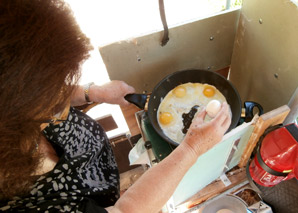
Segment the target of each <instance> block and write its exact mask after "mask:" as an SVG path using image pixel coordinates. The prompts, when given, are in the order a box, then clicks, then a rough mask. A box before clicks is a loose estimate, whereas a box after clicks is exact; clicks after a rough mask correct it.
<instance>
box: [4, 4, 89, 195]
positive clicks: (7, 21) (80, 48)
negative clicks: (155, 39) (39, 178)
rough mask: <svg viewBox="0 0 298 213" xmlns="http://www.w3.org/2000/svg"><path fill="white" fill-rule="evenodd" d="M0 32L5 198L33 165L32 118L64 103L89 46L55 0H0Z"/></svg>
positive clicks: (35, 127) (46, 116) (34, 137)
mask: <svg viewBox="0 0 298 213" xmlns="http://www.w3.org/2000/svg"><path fill="white" fill-rule="evenodd" d="M0 32H1V33H0V121H1V123H0V153H1V154H0V176H1V177H2V178H1V179H2V180H3V181H1V182H0V192H1V193H2V194H4V196H5V197H9V196H12V195H13V194H15V193H20V192H21V191H22V190H23V189H22V184H21V183H20V184H19V185H18V183H17V182H16V180H17V179H19V178H21V177H28V178H27V179H25V181H24V182H25V183H26V181H27V185H28V184H30V181H29V179H30V178H29V176H30V174H31V173H32V170H33V169H36V166H37V164H38V162H37V160H38V159H39V156H38V154H32V153H34V149H35V141H36V140H38V136H39V125H40V123H38V122H36V121H41V120H47V119H49V118H51V115H54V114H56V113H57V112H58V111H60V110H62V109H63V107H65V105H66V104H67V102H68V101H69V98H70V95H71V93H72V91H73V89H74V84H76V83H77V80H78V79H79V76H80V65H81V64H82V62H83V61H84V60H85V59H87V58H88V56H89V51H90V50H91V45H90V42H89V39H88V38H86V37H85V35H84V34H83V33H82V32H81V30H80V28H79V26H78V25H77V24H76V22H75V20H74V18H73V16H72V13H71V11H70V9H69V8H68V7H67V5H65V4H64V3H63V1H60V0H3V1H0ZM20 169H21V170H20ZM14 171H18V172H14ZM20 171H21V172H20ZM30 171H31V173H30ZM19 181H20V179H19ZM12 183H14V185H10V184H12ZM25 185H26V184H25ZM7 187H10V189H8V188H7ZM25 188H26V187H25ZM19 189H20V190H19Z"/></svg>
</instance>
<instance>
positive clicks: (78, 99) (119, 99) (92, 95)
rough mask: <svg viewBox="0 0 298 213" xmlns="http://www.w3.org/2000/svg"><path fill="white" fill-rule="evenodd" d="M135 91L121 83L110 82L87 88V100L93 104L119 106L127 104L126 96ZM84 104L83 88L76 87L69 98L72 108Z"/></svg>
mask: <svg viewBox="0 0 298 213" xmlns="http://www.w3.org/2000/svg"><path fill="white" fill-rule="evenodd" d="M134 92H135V89H134V88H133V87H131V86H129V85H128V84H126V83H125V82H123V81H117V80H115V81H110V82H108V83H106V84H103V85H100V86H99V85H91V86H90V88H89V99H90V101H92V102H95V103H109V104H119V105H121V106H125V105H128V104H129V103H128V102H127V101H126V100H125V99H124V96H125V95H127V94H131V93H134ZM84 104H86V99H85V92H84V88H83V86H78V87H77V89H76V90H75V91H74V93H73V95H72V97H71V105H72V106H81V105H84Z"/></svg>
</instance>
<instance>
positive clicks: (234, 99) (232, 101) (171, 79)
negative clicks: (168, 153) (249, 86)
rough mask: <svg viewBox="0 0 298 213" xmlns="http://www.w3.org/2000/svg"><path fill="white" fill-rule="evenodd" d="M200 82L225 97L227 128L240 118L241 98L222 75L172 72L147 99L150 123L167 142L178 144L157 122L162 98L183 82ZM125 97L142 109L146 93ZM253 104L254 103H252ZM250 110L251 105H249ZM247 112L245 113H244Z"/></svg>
mask: <svg viewBox="0 0 298 213" xmlns="http://www.w3.org/2000/svg"><path fill="white" fill-rule="evenodd" d="M189 82H191V83H202V84H205V83H206V84H211V85H213V86H215V87H216V88H217V89H218V90H219V91H220V92H221V93H222V94H223V95H224V96H225V98H226V100H227V102H228V104H229V105H230V107H231V111H232V122H231V125H230V127H229V129H228V131H230V130H231V129H233V128H235V127H236V126H237V124H238V122H239V120H240V116H241V109H242V108H241V99H240V96H239V94H238V92H237V90H236V89H235V88H234V86H233V85H232V84H231V83H230V82H229V81H228V80H227V79H226V78H224V77H223V76H222V75H220V74H218V73H215V72H212V71H206V70H183V71H177V72H174V73H172V74H170V75H168V76H166V77H165V78H164V79H162V80H161V81H160V82H159V83H158V84H157V85H156V86H155V87H154V89H153V91H152V93H151V95H150V98H149V101H148V117H149V120H150V123H151V124H152V126H153V128H154V130H155V131H156V132H157V133H158V134H159V135H160V136H161V137H162V138H163V139H164V140H166V141H168V142H169V143H171V144H173V145H175V146H178V145H179V143H177V142H175V141H173V140H171V139H170V138H169V137H167V136H166V135H165V134H164V133H163V130H162V129H161V127H160V126H159V124H158V120H157V119H158V118H157V117H158V116H157V110H158V107H159V104H160V102H161V101H162V99H163V98H164V97H165V96H166V95H167V93H168V92H169V91H171V90H172V89H174V88H175V87H176V86H178V85H180V84H184V83H189ZM125 99H126V100H127V101H129V102H131V103H133V104H135V105H136V106H138V107H139V108H141V109H144V107H145V104H146V102H147V95H146V94H129V95H126V96H125ZM254 106H255V105H254ZM256 106H257V107H258V108H259V111H260V114H261V111H262V107H261V106H260V105H259V104H257V103H256ZM250 108H251V110H252V109H253V106H252V105H250ZM246 114H247V113H246Z"/></svg>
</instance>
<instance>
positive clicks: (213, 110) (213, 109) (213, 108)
mask: <svg viewBox="0 0 298 213" xmlns="http://www.w3.org/2000/svg"><path fill="white" fill-rule="evenodd" d="M220 108H221V103H220V102H219V101H218V100H212V101H210V102H209V103H208V104H207V106H206V112H207V114H208V116H209V117H211V118H214V117H215V116H216V115H217V113H218V112H219V111H220Z"/></svg>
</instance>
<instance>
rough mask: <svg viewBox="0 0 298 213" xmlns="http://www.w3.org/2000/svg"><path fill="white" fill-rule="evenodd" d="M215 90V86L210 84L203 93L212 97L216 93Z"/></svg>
mask: <svg viewBox="0 0 298 213" xmlns="http://www.w3.org/2000/svg"><path fill="white" fill-rule="evenodd" d="M215 90H216V88H215V87H213V86H210V85H207V86H205V88H204V90H203V94H204V95H205V96H206V97H208V98H210V97H212V96H214V94H215Z"/></svg>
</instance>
